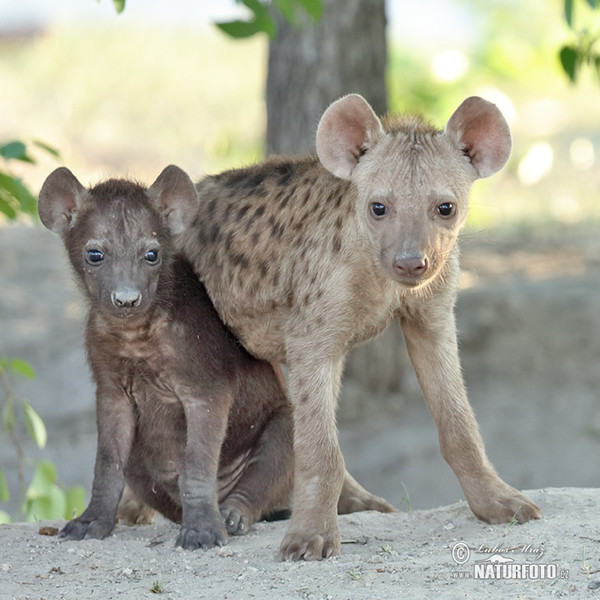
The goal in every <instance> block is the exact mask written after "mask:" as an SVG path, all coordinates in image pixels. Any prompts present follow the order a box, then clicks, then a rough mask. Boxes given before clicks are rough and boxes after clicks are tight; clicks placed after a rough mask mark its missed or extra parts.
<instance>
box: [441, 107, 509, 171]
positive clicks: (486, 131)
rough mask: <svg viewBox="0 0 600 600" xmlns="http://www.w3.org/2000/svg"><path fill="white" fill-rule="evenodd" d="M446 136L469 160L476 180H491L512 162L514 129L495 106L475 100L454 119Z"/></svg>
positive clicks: (448, 124) (457, 113)
mask: <svg viewBox="0 0 600 600" xmlns="http://www.w3.org/2000/svg"><path fill="white" fill-rule="evenodd" d="M444 134H445V135H447V136H449V137H450V140H451V141H452V143H453V144H454V145H455V146H456V147H457V149H458V150H460V151H461V152H462V153H463V154H464V155H465V156H468V157H469V160H470V161H471V165H472V166H473V169H475V173H474V176H475V179H478V178H480V177H489V176H490V175H492V174H494V173H495V172H496V171H499V170H500V169H501V168H502V167H503V166H504V165H505V164H506V161H507V160H508V157H509V155H510V150H511V148H512V140H511V137H510V129H509V128H508V124H507V122H506V121H505V119H504V117H503V116H502V113H501V112H500V111H499V110H498V108H496V105H495V104H492V103H491V102H488V101H487V100H484V99H483V98H479V97H478V96H471V97H470V98H467V99H466V100H465V101H464V102H463V103H462V104H461V105H460V106H459V107H458V108H457V109H456V111H455V112H454V114H453V115H452V116H451V117H450V120H449V121H448V123H447V124H446V129H445V130H444Z"/></svg>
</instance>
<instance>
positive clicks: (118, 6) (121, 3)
mask: <svg viewBox="0 0 600 600" xmlns="http://www.w3.org/2000/svg"><path fill="white" fill-rule="evenodd" d="M113 4H114V5H115V10H116V11H117V14H119V15H120V14H121V13H122V12H123V11H124V10H125V0H113Z"/></svg>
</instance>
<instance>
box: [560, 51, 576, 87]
mask: <svg viewBox="0 0 600 600" xmlns="http://www.w3.org/2000/svg"><path fill="white" fill-rule="evenodd" d="M559 56H560V63H561V65H562V68H563V70H564V72H565V73H566V74H567V75H568V76H569V79H570V80H571V81H572V82H573V83H575V80H576V78H577V63H578V53H577V49H576V48H573V47H572V46H563V47H562V48H561V50H560V54H559Z"/></svg>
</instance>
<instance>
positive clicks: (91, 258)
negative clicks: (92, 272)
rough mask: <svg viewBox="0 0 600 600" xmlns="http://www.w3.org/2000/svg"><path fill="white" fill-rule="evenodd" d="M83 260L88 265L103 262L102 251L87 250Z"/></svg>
mask: <svg viewBox="0 0 600 600" xmlns="http://www.w3.org/2000/svg"><path fill="white" fill-rule="evenodd" d="M85 258H86V260H87V261H88V262H89V263H90V264H92V265H97V264H98V263H101V262H102V261H103V260H104V252H102V250H88V251H87V252H86V255H85Z"/></svg>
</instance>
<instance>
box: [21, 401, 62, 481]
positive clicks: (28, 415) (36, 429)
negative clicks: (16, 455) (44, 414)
mask: <svg viewBox="0 0 600 600" xmlns="http://www.w3.org/2000/svg"><path fill="white" fill-rule="evenodd" d="M23 416H24V417H25V426H26V427H27V431H28V433H29V436H30V437H31V439H32V440H33V441H34V442H35V443H36V445H37V447H38V448H43V447H44V446H45V445H46V442H47V440H48V434H47V433H46V426H45V425H44V421H42V418H41V417H40V415H38V414H37V412H35V410H34V408H33V406H31V404H29V402H25V404H24V405H23ZM54 478H55V479H56V473H55V475H54Z"/></svg>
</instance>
